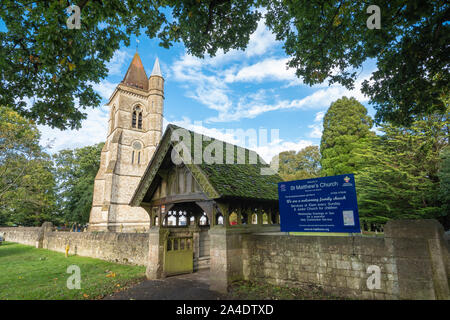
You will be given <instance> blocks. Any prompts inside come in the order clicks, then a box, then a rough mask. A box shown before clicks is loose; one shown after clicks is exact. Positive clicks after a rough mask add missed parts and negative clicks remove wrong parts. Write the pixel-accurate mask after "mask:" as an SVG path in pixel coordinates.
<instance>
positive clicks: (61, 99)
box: [0, 0, 450, 128]
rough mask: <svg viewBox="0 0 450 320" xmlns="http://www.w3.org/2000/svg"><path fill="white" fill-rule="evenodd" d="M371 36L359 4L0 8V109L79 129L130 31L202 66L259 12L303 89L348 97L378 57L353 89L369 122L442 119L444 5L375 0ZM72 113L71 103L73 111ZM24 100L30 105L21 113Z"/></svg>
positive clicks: (266, 1)
mask: <svg viewBox="0 0 450 320" xmlns="http://www.w3.org/2000/svg"><path fill="white" fill-rule="evenodd" d="M70 4H77V5H78V6H79V7H80V8H81V17H82V19H81V29H80V30H77V29H73V30H69V29H68V28H67V26H66V20H67V18H68V14H67V12H66V11H65V9H66V8H67V7H68V6H69V5H70ZM370 4H376V5H378V6H379V7H380V9H381V29H369V28H368V27H367V25H366V21H367V19H368V18H369V14H367V8H368V6H369V4H368V3H367V1H362V0H359V1H355V0H331V1H323V0H302V1H285V0H181V1H175V0H160V1H139V0H124V1H122V0H109V1H101V0H90V1H89V0H79V1H63V0H57V1H28V0H19V1H9V0H4V1H2V3H1V4H0V20H1V21H2V22H3V23H4V26H5V29H6V30H3V31H2V32H0V43H1V45H0V72H1V81H0V103H1V104H4V105H7V106H10V107H14V108H15V110H17V111H19V112H20V113H21V114H22V115H25V116H27V117H29V118H33V119H36V121H37V122H38V123H42V124H48V125H51V126H53V127H58V128H67V127H70V128H78V127H79V126H80V122H81V120H82V119H83V118H84V117H85V114H84V113H83V109H84V108H87V107H91V106H96V105H98V104H99V102H100V97H99V95H98V94H96V93H95V92H94V90H93V89H92V83H98V82H99V81H100V80H102V79H103V78H105V77H106V75H107V69H106V66H105V63H106V62H107V61H109V60H110V59H111V58H112V56H113V53H114V51H115V50H117V49H118V48H119V46H120V44H121V42H123V43H125V45H127V46H128V45H129V43H130V36H132V35H139V34H140V32H141V30H144V32H145V33H146V34H147V36H148V37H150V38H156V37H157V38H159V39H160V40H161V41H160V44H161V45H162V46H163V47H166V48H168V47H170V46H171V45H172V44H173V43H174V42H178V41H182V42H183V43H184V45H185V46H186V48H187V50H188V52H189V53H191V54H193V55H195V56H199V57H203V56H204V54H209V55H215V54H216V52H217V50H218V49H223V50H224V51H225V52H226V51H228V50H230V49H244V48H245V47H246V45H247V44H248V40H249V36H250V34H251V33H252V32H253V31H254V30H255V29H256V26H257V22H258V20H259V19H260V18H261V14H260V13H259V12H258V11H257V9H258V8H259V9H261V8H262V9H264V10H265V11H266V15H265V16H266V24H267V25H268V27H269V28H270V29H271V30H272V31H273V32H274V33H275V34H276V36H277V39H278V40H281V41H284V49H285V51H286V53H287V54H288V55H289V56H290V57H291V60H290V61H289V66H290V67H293V68H295V69H296V71H297V75H298V76H299V77H302V79H303V81H304V82H305V83H307V84H315V83H322V82H324V81H327V79H328V80H329V81H330V83H340V84H343V85H345V86H346V87H348V88H352V87H353V85H354V80H355V78H356V77H357V75H358V73H359V72H360V69H361V66H362V63H363V62H364V61H366V60H367V59H370V58H376V59H377V60H378V71H376V72H375V73H374V74H373V75H372V81H370V82H366V83H365V84H364V88H363V90H364V92H365V93H367V94H368V95H369V96H370V98H371V102H372V103H374V104H375V108H376V109H377V119H378V120H389V121H393V122H396V123H403V124H405V123H411V121H412V120H413V119H414V116H415V115H418V114H420V113H423V112H427V113H429V114H431V113H433V112H435V111H441V112H443V111H444V110H445V108H444V106H443V104H442V102H441V101H442V100H441V98H442V95H443V94H445V93H446V92H448V91H449V78H450V77H449V59H450V58H449V57H450V52H449V45H448V43H449V37H450V30H449V29H450V25H449V24H448V23H447V17H448V16H449V5H448V3H447V2H446V1H444V0H441V1H432V0H428V1H421V0H420V1H419V0H412V1H411V0H408V1H405V0H394V1H392V0H378V1H376V2H374V3H370ZM76 101H77V103H78V105H77V103H76ZM27 102H30V103H31V106H27Z"/></svg>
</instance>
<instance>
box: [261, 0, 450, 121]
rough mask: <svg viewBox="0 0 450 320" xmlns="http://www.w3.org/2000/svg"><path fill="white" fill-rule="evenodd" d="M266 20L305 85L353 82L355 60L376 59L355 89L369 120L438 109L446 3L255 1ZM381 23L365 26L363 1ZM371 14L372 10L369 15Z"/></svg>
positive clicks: (443, 86) (449, 52) (446, 53)
mask: <svg viewBox="0 0 450 320" xmlns="http://www.w3.org/2000/svg"><path fill="white" fill-rule="evenodd" d="M260 3H261V5H262V6H264V7H266V8H267V14H266V18H267V25H268V26H269V28H270V29H271V30H272V31H273V32H274V33H275V34H276V36H277V39H278V40H282V41H284V49H285V51H286V53H287V54H288V55H289V56H290V57H292V58H291V60H290V61H289V63H288V64H289V66H290V67H292V68H296V73H297V76H299V77H301V78H302V79H303V81H304V82H305V83H307V84H310V85H312V84H316V83H322V82H324V81H325V80H327V79H328V81H329V83H330V84H331V83H340V84H342V85H344V86H346V87H347V88H353V87H354V81H355V79H356V77H357V75H358V73H360V71H361V70H359V69H361V66H362V63H363V62H364V61H366V60H367V59H377V70H376V71H375V72H374V73H373V74H372V77H371V81H367V80H366V81H364V85H363V89H362V91H363V93H365V94H367V95H368V96H369V97H370V98H371V103H373V104H374V107H375V108H376V110H377V113H376V120H377V121H378V122H381V121H390V122H392V123H397V124H404V125H405V124H406V125H408V124H411V122H412V121H413V120H414V118H415V116H418V115H420V114H423V113H425V114H433V113H436V112H441V113H443V112H445V105H444V104H443V102H442V98H443V97H444V96H445V95H446V94H447V93H448V92H449V91H450V90H449V84H450V81H449V80H450V68H449V60H450V47H449V45H448V44H449V42H450V41H449V40H450V24H448V17H449V15H450V5H449V3H448V2H447V1H444V0H442V1H437V0H427V1H423V0H410V1H404V0H394V1H392V0H380V1H376V2H375V3H370V2H367V1H354V0H332V1H318V0H316V1H314V0H313V1H311V0H304V1H284V0H261V1H260ZM371 4H376V5H377V6H378V8H379V9H380V18H381V28H380V29H369V28H368V26H367V20H368V19H369V18H370V15H369V14H368V13H367V10H368V9H369V5H371ZM372 14H376V13H372Z"/></svg>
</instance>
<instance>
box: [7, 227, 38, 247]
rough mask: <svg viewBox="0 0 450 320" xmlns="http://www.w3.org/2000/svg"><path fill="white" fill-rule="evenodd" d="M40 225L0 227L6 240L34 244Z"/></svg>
mask: <svg viewBox="0 0 450 320" xmlns="http://www.w3.org/2000/svg"><path fill="white" fill-rule="evenodd" d="M40 230H41V227H5V228H1V227H0V233H2V234H4V236H5V240H6V241H11V242H18V243H21V244H26V245H29V246H36V241H38V239H39V233H40Z"/></svg>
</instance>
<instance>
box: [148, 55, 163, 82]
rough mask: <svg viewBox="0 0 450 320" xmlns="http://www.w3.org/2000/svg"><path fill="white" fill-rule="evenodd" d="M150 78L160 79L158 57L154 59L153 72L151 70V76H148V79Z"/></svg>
mask: <svg viewBox="0 0 450 320" xmlns="http://www.w3.org/2000/svg"><path fill="white" fill-rule="evenodd" d="M151 76H160V77H162V74H161V68H160V67H159V60H158V57H156V60H155V64H154V65H153V70H152V74H151V75H150V77H151Z"/></svg>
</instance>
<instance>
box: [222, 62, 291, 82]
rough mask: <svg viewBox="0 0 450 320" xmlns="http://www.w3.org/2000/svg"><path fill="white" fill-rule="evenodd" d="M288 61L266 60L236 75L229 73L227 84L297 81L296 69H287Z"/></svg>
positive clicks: (245, 68) (243, 69) (241, 70)
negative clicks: (237, 82)
mask: <svg viewBox="0 0 450 320" xmlns="http://www.w3.org/2000/svg"><path fill="white" fill-rule="evenodd" d="M288 60H289V59H288V58H284V59H275V58H269V59H265V60H263V61H261V62H257V63H255V64H253V65H251V66H247V67H243V68H242V69H239V71H238V72H237V73H236V74H232V73H228V74H227V75H226V77H225V82H228V83H231V82H236V81H244V82H254V81H257V82H260V81H262V80H265V79H267V80H270V81H287V80H289V81H296V79H297V78H296V76H295V71H294V69H288V68H287V65H286V63H287V62H288Z"/></svg>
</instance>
